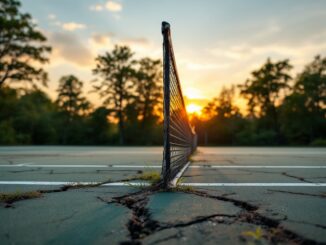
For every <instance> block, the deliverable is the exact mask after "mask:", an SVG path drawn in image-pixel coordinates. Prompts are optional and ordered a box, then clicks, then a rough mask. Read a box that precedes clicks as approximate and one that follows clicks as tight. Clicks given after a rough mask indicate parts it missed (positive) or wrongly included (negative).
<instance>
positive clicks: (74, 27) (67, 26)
mask: <svg viewBox="0 0 326 245" xmlns="http://www.w3.org/2000/svg"><path fill="white" fill-rule="evenodd" d="M62 28H63V29H64V30H67V31H75V30H78V29H85V28H86V25H84V24H80V23H75V22H68V23H63V24H62Z"/></svg>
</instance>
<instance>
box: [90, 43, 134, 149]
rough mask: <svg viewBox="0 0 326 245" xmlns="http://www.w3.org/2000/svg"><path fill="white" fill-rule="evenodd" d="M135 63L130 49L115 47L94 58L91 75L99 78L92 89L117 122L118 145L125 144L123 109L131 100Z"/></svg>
mask: <svg viewBox="0 0 326 245" xmlns="http://www.w3.org/2000/svg"><path fill="white" fill-rule="evenodd" d="M134 65H135V61H134V60H133V53H132V52H131V50H130V48H128V47H126V46H115V48H114V49H113V50H112V51H111V52H106V53H105V54H104V55H99V56H98V57H97V58H96V68H95V69H93V73H94V74H95V75H98V76H99V77H100V78H101V81H100V83H99V84H98V85H95V86H94V88H95V90H96V91H98V92H99V94H100V96H101V97H102V98H104V105H105V106H107V107H108V109H110V110H111V111H112V112H113V113H114V117H115V118H116V119H117V120H118V125H119V143H120V144H121V145H122V144H124V143H125V132H124V130H125V125H124V124H125V120H126V119H125V117H126V115H125V109H126V107H127V106H128V104H129V103H130V100H131V99H132V93H133V89H134V83H133V77H134V76H135V72H134Z"/></svg>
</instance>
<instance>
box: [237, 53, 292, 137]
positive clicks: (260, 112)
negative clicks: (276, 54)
mask: <svg viewBox="0 0 326 245" xmlns="http://www.w3.org/2000/svg"><path fill="white" fill-rule="evenodd" d="M291 69H292V66H291V65H290V63H289V60H283V61H278V62H275V63H273V62H272V61H271V60H270V59H267V62H266V63H265V64H264V65H263V66H262V67H261V68H260V69H258V70H256V71H253V72H252V73H251V75H252V77H251V78H250V79H248V80H247V81H246V82H245V84H244V85H240V86H239V87H240V89H241V92H240V93H241V95H242V96H244V98H246V99H247V101H248V102H247V105H248V108H249V111H250V114H251V115H252V116H258V117H260V126H261V127H262V128H264V130H273V131H274V132H275V134H276V135H277V137H279V136H280V132H279V131H280V129H279V115H278V114H279V113H278V111H277V107H278V105H280V104H281V102H282V99H283V98H282V96H283V94H282V92H286V91H287V90H289V89H290V86H289V82H290V80H291V76H290V74H289V72H290V70H291ZM278 140H281V139H280V138H279V139H278Z"/></svg>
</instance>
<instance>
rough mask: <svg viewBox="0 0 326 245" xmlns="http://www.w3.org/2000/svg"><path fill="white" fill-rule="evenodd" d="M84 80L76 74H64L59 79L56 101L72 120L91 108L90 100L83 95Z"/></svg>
mask: <svg viewBox="0 0 326 245" xmlns="http://www.w3.org/2000/svg"><path fill="white" fill-rule="evenodd" d="M82 89H83V82H82V81H80V80H79V79H78V78H77V77H75V76H74V75H68V76H63V77H62V78H60V80H59V87H58V89H57V92H58V98H57V100H56V103H57V104H58V106H59V108H60V109H61V110H62V111H64V112H66V113H67V115H68V116H69V119H70V120H71V119H72V118H73V117H75V116H81V115H85V114H87V113H88V112H89V110H90V108H91V104H90V102H89V101H88V100H87V99H86V98H85V97H84V96H83V95H82V93H83V90H82Z"/></svg>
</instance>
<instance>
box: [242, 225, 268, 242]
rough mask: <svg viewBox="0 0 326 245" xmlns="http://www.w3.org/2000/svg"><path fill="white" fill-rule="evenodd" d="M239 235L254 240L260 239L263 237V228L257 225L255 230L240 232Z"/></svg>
mask: <svg viewBox="0 0 326 245" xmlns="http://www.w3.org/2000/svg"><path fill="white" fill-rule="evenodd" d="M241 237H243V238H244V237H248V238H251V239H254V240H255V241H260V240H261V239H262V238H263V230H262V229H261V228H260V227H257V228H256V230H255V231H244V232H242V233H241Z"/></svg>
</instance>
